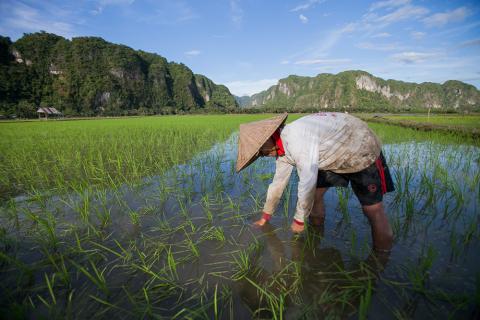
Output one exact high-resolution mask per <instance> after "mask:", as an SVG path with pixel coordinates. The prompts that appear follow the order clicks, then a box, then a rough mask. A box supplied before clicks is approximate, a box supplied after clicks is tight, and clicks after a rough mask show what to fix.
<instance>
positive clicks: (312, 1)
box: [290, 0, 326, 12]
mask: <svg viewBox="0 0 480 320" xmlns="http://www.w3.org/2000/svg"><path fill="white" fill-rule="evenodd" d="M325 1H326V0H308V1H307V2H305V3H302V4H300V5H298V6H296V7H295V8H293V9H292V10H290V11H291V12H297V11H301V10H307V9H309V8H310V7H312V6H315V5H316V4H320V3H323V2H325Z"/></svg>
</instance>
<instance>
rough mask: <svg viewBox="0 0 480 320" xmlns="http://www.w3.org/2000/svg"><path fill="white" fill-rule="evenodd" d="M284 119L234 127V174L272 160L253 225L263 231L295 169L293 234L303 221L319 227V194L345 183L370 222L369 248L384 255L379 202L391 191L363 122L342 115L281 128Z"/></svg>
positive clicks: (386, 236) (387, 238)
mask: <svg viewBox="0 0 480 320" xmlns="http://www.w3.org/2000/svg"><path fill="white" fill-rule="evenodd" d="M286 119H287V114H286V113H285V114H282V115H280V116H277V117H274V118H271V119H267V120H262V121H256V122H251V123H247V124H242V125H240V136H239V143H238V144H239V146H238V157H237V166H236V170H237V172H240V171H241V170H242V169H244V168H246V167H247V166H248V165H250V164H251V163H252V162H254V161H255V160H256V159H257V158H258V157H275V158H276V169H275V176H274V177H273V181H272V183H271V184H270V186H269V187H268V193H267V199H266V203H265V206H264V208H263V215H262V217H261V218H260V219H259V220H258V221H256V222H255V223H254V224H255V225H257V226H263V225H265V223H267V222H268V220H270V218H271V217H272V214H273V213H274V212H275V209H276V207H277V205H278V202H279V200H280V198H281V196H282V193H283V190H284V189H285V187H286V186H287V184H288V181H289V179H290V174H291V172H292V169H293V167H294V166H295V167H296V168H297V173H298V177H299V182H298V202H297V206H296V212H295V215H294V219H293V222H292V225H291V229H292V231H293V232H295V233H301V232H303V230H304V222H305V220H306V219H307V218H309V221H310V223H311V224H313V225H322V224H323V222H324V221H325V207H324V202H323V196H324V194H325V192H326V191H327V190H328V188H329V187H347V186H348V184H349V183H351V185H352V189H353V191H354V193H355V195H356V196H357V198H358V200H359V201H360V203H361V205H362V210H363V213H364V214H365V215H366V216H367V218H368V221H369V222H370V226H371V230H372V240H373V247H374V249H375V250H377V251H389V250H390V249H391V247H392V229H391V227H390V224H389V223H388V219H387V216H386V214H385V210H384V208H383V203H382V198H383V194H385V193H386V192H390V191H393V190H394V187H393V183H392V179H391V176H390V172H389V170H388V167H387V165H386V163H385V159H384V157H383V155H382V153H381V144H380V141H379V140H378V138H377V137H376V136H375V134H374V133H373V132H372V131H371V130H370V128H369V127H368V126H367V124H366V123H365V122H363V121H361V120H360V119H358V118H355V117H353V116H351V115H348V114H344V113H334V112H320V113H316V114H312V115H308V116H305V117H302V118H300V119H298V120H296V121H293V122H292V123H290V124H288V125H284V124H285V121H286Z"/></svg>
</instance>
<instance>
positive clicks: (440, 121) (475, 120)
mask: <svg viewBox="0 0 480 320" xmlns="http://www.w3.org/2000/svg"><path fill="white" fill-rule="evenodd" d="M385 118H387V119H392V120H406V121H413V122H420V123H431V124H435V125H441V126H454V127H464V128H471V129H480V115H467V116H466V115H443V114H434V115H431V116H425V115H421V116H420V115H418V116H416V115H415V116H404V115H392V116H386V117H385Z"/></svg>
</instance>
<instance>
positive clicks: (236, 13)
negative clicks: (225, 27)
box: [230, 0, 243, 27]
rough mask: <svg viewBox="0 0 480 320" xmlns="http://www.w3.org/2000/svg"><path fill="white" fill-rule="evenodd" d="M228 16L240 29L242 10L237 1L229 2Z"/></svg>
mask: <svg viewBox="0 0 480 320" xmlns="http://www.w3.org/2000/svg"><path fill="white" fill-rule="evenodd" d="M230 14H231V19H232V22H233V24H234V25H235V26H236V27H240V26H241V25H242V22H243V10H242V8H241V7H240V5H239V1H238V0H230Z"/></svg>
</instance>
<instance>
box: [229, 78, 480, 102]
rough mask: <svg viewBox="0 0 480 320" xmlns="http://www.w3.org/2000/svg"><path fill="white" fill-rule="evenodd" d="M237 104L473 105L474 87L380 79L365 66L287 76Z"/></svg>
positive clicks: (479, 93) (478, 95) (475, 99)
mask: <svg viewBox="0 0 480 320" xmlns="http://www.w3.org/2000/svg"><path fill="white" fill-rule="evenodd" d="M238 101H240V104H241V106H242V107H246V108H260V109H262V110H263V111H280V110H286V111H316V110H324V109H325V110H337V111H424V110H427V109H435V110H441V111H478V110H480V91H479V90H477V89H476V88H475V87H474V86H472V85H469V84H466V83H463V82H460V81H455V80H450V81H446V82H445V83H443V84H438V83H431V82H424V83H421V84H417V83H408V82H402V81H396V80H383V79H381V78H378V77H375V76H373V75H371V74H369V73H367V72H365V71H345V72H341V73H338V74H327V73H322V74H319V75H317V76H316V77H300V76H289V77H287V78H284V79H280V80H279V81H278V84H276V85H274V86H272V87H270V88H269V89H268V90H265V91H262V92H260V93H257V94H254V95H253V96H251V97H249V98H248V99H247V98H245V97H242V99H240V100H239V99H238V97H237V102H238Z"/></svg>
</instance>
